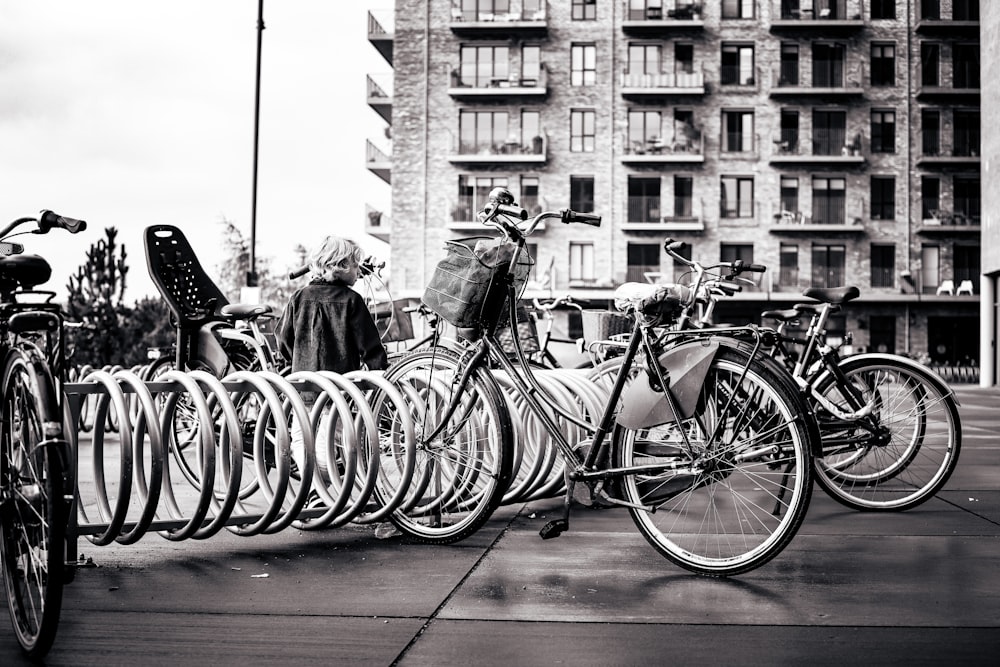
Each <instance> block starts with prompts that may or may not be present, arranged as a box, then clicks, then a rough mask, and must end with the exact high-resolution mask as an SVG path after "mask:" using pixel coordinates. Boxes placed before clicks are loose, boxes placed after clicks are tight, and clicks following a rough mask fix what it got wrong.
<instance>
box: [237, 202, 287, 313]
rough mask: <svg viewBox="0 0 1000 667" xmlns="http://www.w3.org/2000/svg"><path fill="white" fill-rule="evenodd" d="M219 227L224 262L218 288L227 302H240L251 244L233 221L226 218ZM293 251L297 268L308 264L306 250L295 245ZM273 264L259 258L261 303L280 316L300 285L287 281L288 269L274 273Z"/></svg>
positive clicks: (269, 259)
mask: <svg viewBox="0 0 1000 667" xmlns="http://www.w3.org/2000/svg"><path fill="white" fill-rule="evenodd" d="M220 224H221V225H222V227H223V229H222V256H223V259H222V261H221V262H220V263H219V266H218V274H219V282H218V285H219V289H221V290H222V293H223V294H225V295H226V298H227V299H229V300H230V301H231V302H238V301H239V300H240V290H241V289H242V287H243V286H244V285H246V276H247V272H248V271H249V270H250V243H249V242H248V241H247V240H246V239H245V238H244V237H243V233H242V232H241V231H240V230H239V228H238V227H237V226H236V225H235V224H234V223H233V222H232V221H231V220H227V219H225V218H223V219H222V220H221V221H220ZM294 250H295V253H296V255H297V257H298V259H299V265H298V266H301V265H302V264H304V263H305V257H306V250H305V248H304V247H302V246H301V245H296V246H295V249H294ZM273 261H274V260H273V259H272V258H269V257H258V258H257V284H258V286H259V287H260V299H261V302H262V303H267V304H270V305H271V306H272V307H274V308H275V309H276V311H277V312H279V313H280V312H281V309H282V308H283V307H284V305H285V303H287V302H288V298H289V297H290V296H291V295H292V292H294V291H295V289H296V288H297V285H296V284H294V283H293V282H292V281H291V280H290V279H289V278H288V273H289V270H288V269H285V270H284V271H280V272H279V271H276V270H274V268H273V266H272V264H273ZM298 266H296V267H294V268H298Z"/></svg>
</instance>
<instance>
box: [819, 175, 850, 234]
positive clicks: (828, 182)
mask: <svg viewBox="0 0 1000 667" xmlns="http://www.w3.org/2000/svg"><path fill="white" fill-rule="evenodd" d="M812 191H813V201H812V204H813V206H812V208H813V222H814V223H816V224H818V225H822V224H827V225H843V224H844V223H845V213H846V211H845V206H846V203H847V181H846V180H845V179H843V178H814V179H813V182H812Z"/></svg>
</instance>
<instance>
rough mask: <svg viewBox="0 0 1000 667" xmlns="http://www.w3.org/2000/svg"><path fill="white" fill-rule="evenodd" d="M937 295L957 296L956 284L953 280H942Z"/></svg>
mask: <svg viewBox="0 0 1000 667" xmlns="http://www.w3.org/2000/svg"><path fill="white" fill-rule="evenodd" d="M937 294H938V295H939V296H940V295H941V294H950V295H951V296H955V282H954V281H952V280H942V281H941V284H940V285H938V288H937Z"/></svg>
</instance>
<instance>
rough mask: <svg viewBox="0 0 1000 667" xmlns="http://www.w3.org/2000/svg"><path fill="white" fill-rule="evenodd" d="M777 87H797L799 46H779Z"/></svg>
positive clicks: (789, 44)
mask: <svg viewBox="0 0 1000 667" xmlns="http://www.w3.org/2000/svg"><path fill="white" fill-rule="evenodd" d="M778 85H779V86H797V85H799V45H798V44H792V43H785V44H782V45H781V65H780V72H779V74H778Z"/></svg>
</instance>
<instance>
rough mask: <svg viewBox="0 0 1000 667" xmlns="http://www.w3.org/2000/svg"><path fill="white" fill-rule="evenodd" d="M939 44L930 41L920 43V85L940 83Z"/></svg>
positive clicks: (936, 84) (930, 85) (937, 84)
mask: <svg viewBox="0 0 1000 667" xmlns="http://www.w3.org/2000/svg"><path fill="white" fill-rule="evenodd" d="M940 72H941V45H940V44H935V43H932V42H921V43H920V85H922V86H929V87H935V86H939V85H941V83H940V81H941V79H940Z"/></svg>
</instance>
